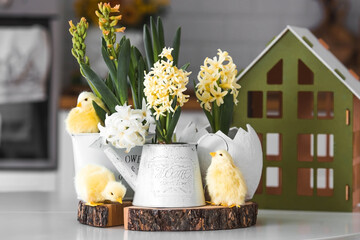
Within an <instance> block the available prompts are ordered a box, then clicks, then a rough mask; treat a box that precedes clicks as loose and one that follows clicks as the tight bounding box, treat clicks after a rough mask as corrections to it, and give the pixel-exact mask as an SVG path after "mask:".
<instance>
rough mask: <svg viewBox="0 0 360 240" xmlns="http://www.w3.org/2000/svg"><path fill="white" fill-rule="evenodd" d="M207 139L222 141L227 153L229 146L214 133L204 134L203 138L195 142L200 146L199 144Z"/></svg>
mask: <svg viewBox="0 0 360 240" xmlns="http://www.w3.org/2000/svg"><path fill="white" fill-rule="evenodd" d="M207 137H217V138H219V139H220V140H222V141H223V142H224V143H225V146H226V151H227V152H228V151H229V145H228V143H227V142H226V140H225V139H224V138H223V137H222V136H219V135H217V134H215V133H209V134H205V135H204V136H202V137H201V138H200V139H199V140H198V141H197V144H198V145H201V144H200V143H201V142H202V141H204V140H205V138H207Z"/></svg>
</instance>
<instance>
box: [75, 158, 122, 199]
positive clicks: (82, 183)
mask: <svg viewBox="0 0 360 240" xmlns="http://www.w3.org/2000/svg"><path fill="white" fill-rule="evenodd" d="M75 189H76V193H77V195H78V197H79V198H80V199H81V200H83V201H85V202H86V203H87V205H90V206H96V205H101V204H102V202H104V201H105V200H110V201H112V202H120V203H122V199H123V197H124V195H125V193H126V188H125V186H124V185H123V184H122V183H121V182H116V181H115V176H114V174H113V173H112V172H110V171H109V170H108V169H107V168H105V167H103V166H99V165H95V164H89V165H86V166H85V167H83V168H82V169H81V170H80V172H79V173H78V174H76V176H75Z"/></svg>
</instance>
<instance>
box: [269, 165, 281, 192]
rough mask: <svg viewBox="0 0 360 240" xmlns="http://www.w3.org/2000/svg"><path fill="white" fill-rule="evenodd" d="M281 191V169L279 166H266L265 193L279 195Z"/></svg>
mask: <svg viewBox="0 0 360 240" xmlns="http://www.w3.org/2000/svg"><path fill="white" fill-rule="evenodd" d="M281 191H282V170H281V168H279V167H267V168H266V194H270V195H280V194H281Z"/></svg>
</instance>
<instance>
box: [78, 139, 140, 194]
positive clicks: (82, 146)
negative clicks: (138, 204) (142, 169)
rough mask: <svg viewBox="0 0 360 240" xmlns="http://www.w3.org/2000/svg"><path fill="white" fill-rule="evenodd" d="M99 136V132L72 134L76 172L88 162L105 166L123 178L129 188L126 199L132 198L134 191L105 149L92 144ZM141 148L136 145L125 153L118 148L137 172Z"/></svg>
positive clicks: (116, 176) (118, 178)
mask: <svg viewBox="0 0 360 240" xmlns="http://www.w3.org/2000/svg"><path fill="white" fill-rule="evenodd" d="M99 138H100V134H99V133H80V134H71V140H72V144H73V151H74V164H75V174H76V173H77V172H79V171H80V169H82V168H83V167H85V166H86V165H88V164H96V165H101V166H104V167H106V168H107V169H109V170H110V171H111V172H113V173H114V175H115V178H116V179H117V180H122V182H123V184H124V185H125V187H126V188H127V189H128V190H127V191H126V195H125V197H124V200H132V199H133V197H134V191H133V190H132V189H131V188H130V187H129V184H127V182H126V181H124V180H123V177H122V176H121V174H120V172H119V171H118V170H117V169H116V167H115V166H114V165H113V164H112V163H111V162H110V161H109V160H108V157H107V156H106V155H105V154H104V151H103V150H102V149H99V148H94V147H93V146H92V145H93V144H94V142H98V140H99ZM141 150H142V147H135V148H133V149H132V150H131V151H130V152H129V153H125V152H124V150H121V149H119V150H118V152H119V154H122V156H123V157H124V159H126V162H127V164H128V165H129V167H130V168H131V169H133V171H135V172H136V173H137V171H138V169H139V163H140V158H141Z"/></svg>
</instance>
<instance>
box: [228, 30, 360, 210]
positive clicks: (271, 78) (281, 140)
mask: <svg viewBox="0 0 360 240" xmlns="http://www.w3.org/2000/svg"><path fill="white" fill-rule="evenodd" d="M239 83H240V84H241V86H242V88H241V90H240V93H239V96H238V100H239V103H238V105H237V107H236V109H235V112H234V125H235V126H237V127H242V128H245V124H246V123H249V124H250V125H251V126H252V127H253V128H254V129H255V130H256V131H257V132H258V134H259V137H260V139H261V142H262V145H263V152H264V168H263V173H262V178H261V181H260V184H259V187H258V189H257V192H256V194H255V196H254V201H256V202H258V203H259V205H260V207H261V208H268V209H292V210H324V211H357V210H359V209H360V205H359V203H360V100H359V99H360V82H359V77H358V76H357V75H356V74H355V73H354V72H352V71H348V70H347V69H346V68H345V67H344V66H343V64H341V63H340V62H339V60H338V59H336V57H334V55H332V54H331V53H330V51H329V50H328V49H327V46H326V44H325V43H324V42H323V41H322V40H318V39H317V38H316V37H315V36H314V35H313V34H312V33H311V32H310V31H309V30H308V29H304V28H298V27H292V26H288V27H286V28H285V29H284V30H283V31H282V32H281V33H280V34H279V35H278V36H277V37H275V38H274V39H273V40H272V41H271V42H270V43H269V44H268V45H267V47H266V48H265V50H264V51H263V52H262V53H261V54H260V55H259V56H258V57H257V58H256V59H255V60H254V61H253V62H252V63H251V64H250V65H249V66H248V67H247V68H245V69H244V71H243V72H242V73H241V75H240V82H239Z"/></svg>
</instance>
